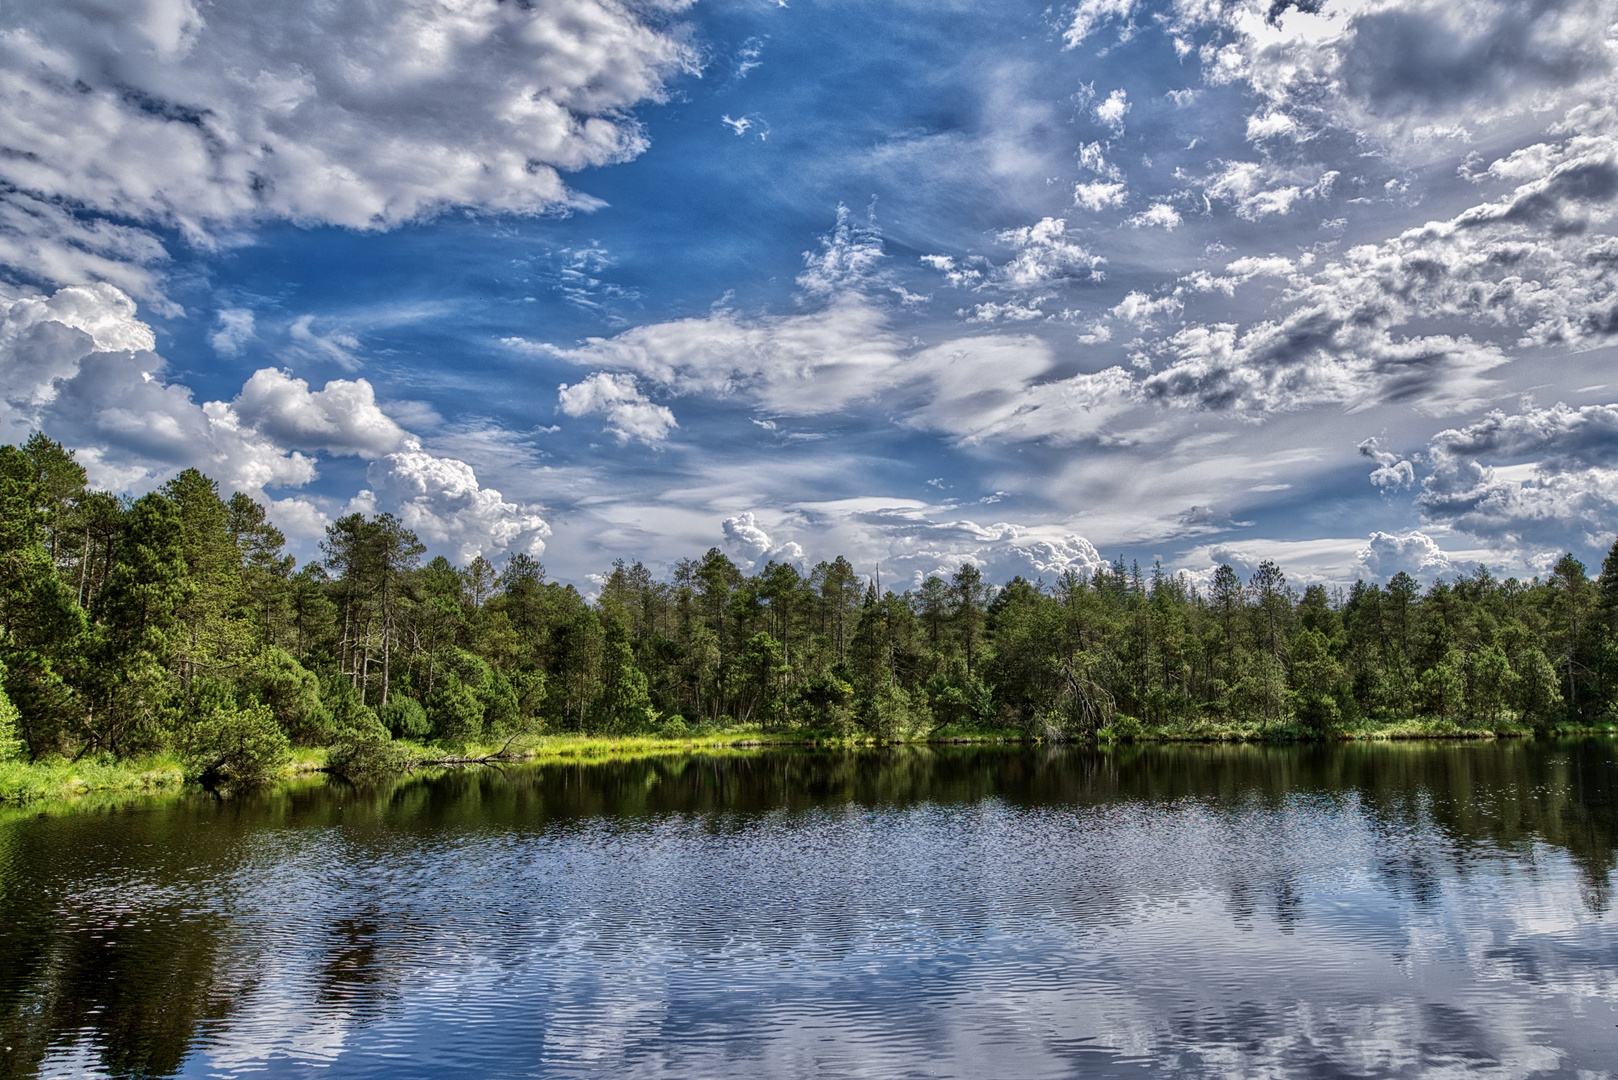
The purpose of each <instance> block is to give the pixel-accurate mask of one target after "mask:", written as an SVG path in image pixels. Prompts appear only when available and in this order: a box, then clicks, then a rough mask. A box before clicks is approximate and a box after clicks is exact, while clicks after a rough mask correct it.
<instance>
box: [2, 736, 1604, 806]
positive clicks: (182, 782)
mask: <svg viewBox="0 0 1618 1080" xmlns="http://www.w3.org/2000/svg"><path fill="white" fill-rule="evenodd" d="M1098 734H1099V741H1100V742H1101V743H1103V744H1108V745H1110V744H1116V743H1120V742H1132V743H1193V742H1210V743H1211V742H1248V743H1258V742H1295V741H1300V739H1299V732H1298V731H1297V730H1296V728H1295V725H1293V724H1291V723H1285V722H1276V723H1271V724H1267V725H1266V724H1259V723H1256V722H1235V723H1232V722H1206V723H1199V724H1188V725H1174V726H1172V727H1154V726H1151V725H1142V724H1137V723H1135V722H1133V721H1131V722H1128V723H1126V724H1119V725H1117V726H1116V727H1111V728H1103V729H1102V730H1101V731H1100V732H1099V733H1098ZM1535 734H1553V735H1611V734H1618V725H1601V726H1587V727H1563V728H1558V729H1556V730H1555V731H1550V732H1545V731H1540V732H1536V731H1535V729H1533V728H1531V727H1528V726H1526V725H1517V724H1502V725H1496V726H1493V727H1480V728H1468V727H1462V726H1460V725H1458V724H1455V723H1453V722H1451V721H1447V720H1434V719H1422V720H1403V721H1393V722H1387V723H1378V724H1366V725H1363V726H1359V727H1354V728H1350V729H1345V730H1342V731H1339V732H1336V733H1335V734H1334V735H1333V736H1331V740H1333V741H1353V740H1395V739H1413V740H1417V739H1498V738H1528V737H1532V736H1533V735H1535ZM1043 741H1044V740H1042V739H1040V738H1038V737H1037V736H1030V735H1029V734H1027V733H1026V732H1023V731H1019V730H1015V729H1004V730H997V729H966V728H953V727H946V728H940V729H938V730H937V731H934V732H932V733H931V734H930V735H928V736H926V737H925V738H914V739H898V740H890V741H888V742H886V743H881V742H880V741H879V740H877V739H874V738H868V737H860V738H838V737H833V736H826V735H820V734H816V733H812V732H784V733H783V732H765V731H760V730H758V729H753V728H732V729H728V730H724V731H716V732H712V733H709V734H703V735H687V736H681V737H678V738H663V737H660V736H655V735H623V736H608V735H539V736H532V737H529V738H528V739H526V740H524V741H523V742H521V743H510V744H499V743H494V744H487V745H475V746H469V747H465V748H461V749H456V750H448V749H446V748H445V747H442V746H430V745H423V744H421V743H412V742H404V741H401V742H399V743H398V744H397V745H398V746H399V747H400V748H401V749H402V750H404V752H405V758H406V761H407V766H406V767H407V769H410V770H421V769H430V768H445V767H453V766H455V765H456V764H476V763H478V761H479V759H488V760H491V761H494V760H498V761H500V762H502V763H506V762H531V763H540V762H546V761H563V760H569V759H573V760H581V761H590V760H603V759H622V758H626V757H629V758H633V757H652V756H658V755H667V754H682V753H684V754H690V753H703V754H713V753H738V752H749V751H754V750H759V749H765V748H768V747H771V746H816V747H824V748H836V747H859V746H875V745H928V744H971V743H1039V742H1043ZM281 771H282V778H283V781H288V782H289V781H293V780H296V779H297V778H300V777H314V776H318V775H319V774H321V773H323V772H325V771H326V751H325V750H324V749H322V748H318V747H317V748H313V749H310V748H300V749H296V750H294V751H293V753H292V757H291V759H290V760H289V761H288V762H287V763H286V765H284V766H283V768H282V770H281ZM187 784H188V779H187V777H186V775H185V770H184V767H183V766H182V765H181V763H180V761H179V759H178V758H174V757H170V756H167V755H159V756H153V757H144V758H132V759H126V760H120V761H104V760H81V761H77V762H73V761H66V760H60V759H58V760H50V761H38V762H24V761H5V762H0V806H7V807H13V808H21V807H27V808H28V809H29V810H30V811H31V812H46V813H49V812H52V811H57V810H65V809H99V808H104V807H108V806H112V805H117V804H122V803H126V802H130V801H135V800H140V799H143V798H152V797H160V796H164V795H171V796H172V795H176V794H179V793H181V792H182V791H184V790H185V789H186V786H187Z"/></svg>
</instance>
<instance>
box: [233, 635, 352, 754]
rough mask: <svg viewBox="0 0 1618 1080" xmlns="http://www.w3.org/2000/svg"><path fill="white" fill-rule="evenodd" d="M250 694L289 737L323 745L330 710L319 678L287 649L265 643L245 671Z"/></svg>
mask: <svg viewBox="0 0 1618 1080" xmlns="http://www.w3.org/2000/svg"><path fill="white" fill-rule="evenodd" d="M242 686H243V689H244V690H245V691H246V693H247V695H248V696H249V697H250V698H252V699H254V700H257V701H261V702H263V703H264V704H265V705H268V706H269V708H270V711H271V713H272V714H273V715H274V716H275V722H276V723H277V724H279V725H280V726H281V730H282V731H284V732H286V733H287V737H288V738H290V739H291V740H292V741H293V742H294V743H297V744H298V745H301V746H319V745H323V744H324V743H325V741H326V739H327V737H328V736H329V734H330V731H331V711H330V710H329V709H327V708H326V705H325V703H324V702H323V701H322V700H321V696H320V679H319V678H318V677H317V676H316V675H315V673H314V672H312V671H309V670H308V669H306V668H305V667H304V666H303V665H302V664H300V663H298V661H297V660H295V659H293V657H292V655H291V654H290V653H288V652H287V651H286V650H285V649H282V648H279V647H278V646H275V645H266V646H265V647H264V648H263V649H262V650H261V651H260V652H259V653H258V654H257V655H256V656H254V657H253V658H252V660H251V661H250V662H249V664H248V665H247V667H246V669H245V670H244V671H243V673H242Z"/></svg>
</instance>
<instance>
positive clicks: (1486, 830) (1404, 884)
mask: <svg viewBox="0 0 1618 1080" xmlns="http://www.w3.org/2000/svg"><path fill="white" fill-rule="evenodd" d="M1611 754H1612V747H1611V744H1610V743H1608V742H1605V741H1568V742H1547V741H1523V742H1500V743H1495V742H1489V743H1461V744H1434V743H1349V744H1342V745H1310V746H1301V747H1267V746H1254V745H1171V746H1141V747H1123V748H1119V749H1117V750H1109V751H1102V750H1096V749H1086V748H1081V747H1016V746H1006V747H948V746H929V747H894V748H883V749H871V750H855V751H846V752H826V751H801V752H798V751H784V752H774V753H767V754H759V755H754V756H715V757H705V756H700V755H697V756H686V757H671V758H647V759H640V760H628V761H609V762H602V763H594V764H586V763H579V764H566V765H547V766H542V767H536V768H526V769H516V770H510V771H508V772H507V773H504V774H502V773H496V772H467V773H459V774H455V775H450V776H445V777H440V778H437V779H435V780H433V781H431V782H420V781H417V782H406V783H404V784H402V785H399V786H395V787H393V788H389V789H379V790H374V791H371V792H369V793H368V794H366V793H354V799H355V801H360V802H367V801H368V802H367V805H368V806H369V807H370V809H369V810H368V811H362V812H363V813H369V814H371V815H373V816H375V817H377V818H378V819H383V818H385V819H387V820H388V821H390V822H393V823H394V824H398V823H400V822H401V821H409V820H415V821H417V822H419V824H420V825H421V826H422V827H424V828H427V827H431V828H442V827H444V826H452V825H456V824H464V825H466V826H468V827H479V828H488V827H490V826H492V825H498V824H529V825H532V824H534V823H536V822H540V821H551V822H556V821H567V820H569V819H588V818H600V817H635V816H640V815H646V814H667V813H683V814H731V815H742V816H745V815H749V814H756V813H762V812H765V811H777V810H787V811H801V810H808V809H813V808H817V807H827V806H839V805H849V804H851V805H858V806H873V807H875V806H893V805H901V806H902V805H908V804H915V803H923V802H930V803H941V804H959V803H973V802H979V801H982V800H985V799H998V800H1001V801H1003V802H1005V803H1007V804H1009V805H1013V806H1023V807H1042V806H1051V805H1066V806H1076V807H1098V806H1104V805H1107V804H1112V803H1117V802H1120V801H1128V802H1153V803H1176V802H1180V801H1184V800H1191V801H1195V802H1198V803H1201V804H1204V805H1208V806H1210V807H1213V808H1218V809H1233V808H1241V807H1253V806H1257V807H1261V808H1265V809H1269V810H1274V811H1281V810H1284V809H1285V807H1286V806H1287V805H1288V804H1289V800H1296V799H1297V798H1299V797H1305V796H1324V797H1327V798H1332V799H1341V798H1352V799H1354V800H1356V801H1357V803H1358V805H1359V806H1360V808H1361V810H1362V812H1363V814H1364V815H1365V817H1366V818H1367V819H1368V820H1369V821H1370V822H1371V824H1372V827H1373V829H1374V830H1376V831H1377V832H1378V833H1379V834H1380V835H1383V836H1385V837H1387V838H1388V841H1389V843H1388V845H1387V851H1386V852H1385V855H1384V857H1383V860H1382V863H1381V866H1382V868H1383V873H1384V876H1385V878H1386V879H1387V880H1388V882H1389V883H1390V885H1393V886H1394V887H1396V888H1398V889H1399V890H1401V895H1406V896H1409V897H1411V898H1412V899H1416V900H1418V901H1419V900H1420V899H1421V898H1422V897H1423V896H1425V895H1428V894H1429V893H1430V891H1431V889H1432V888H1433V887H1434V885H1435V882H1436V881H1437V880H1438V877H1439V872H1440V870H1441V869H1446V868H1447V869H1450V870H1453V871H1455V872H1457V873H1466V872H1467V871H1468V869H1469V868H1470V864H1471V863H1472V862H1473V861H1475V860H1476V858H1477V857H1478V856H1479V854H1480V853H1482V852H1484V851H1487V850H1493V849H1521V848H1522V847H1523V845H1526V844H1528V843H1530V842H1533V841H1539V842H1543V843H1547V844H1551V845H1554V846H1556V847H1559V848H1562V849H1564V850H1566V851H1567V852H1568V854H1569V855H1570V857H1571V858H1572V860H1573V861H1574V863H1575V864H1576V865H1577V866H1578V867H1579V870H1580V872H1581V874H1582V876H1583V880H1584V883H1585V889H1586V895H1587V899H1588V900H1589V901H1590V902H1591V903H1592V904H1593V905H1596V906H1597V909H1598V910H1600V909H1602V907H1601V906H1602V905H1604V904H1605V903H1606V895H1607V890H1608V888H1609V878H1610V875H1611V871H1612V869H1613V867H1614V865H1615V863H1618V850H1615V848H1618V784H1615V779H1614V769H1613V766H1612V764H1611V760H1610V759H1611ZM350 805H351V807H352V808H353V809H359V808H358V807H353V806H352V803H351V804H350ZM716 827H723V826H719V825H717V824H716ZM1423 828H1436V829H1437V830H1439V832H1440V833H1441V834H1442V835H1443V836H1444V837H1445V838H1446V840H1447V841H1449V842H1448V843H1447V844H1446V845H1445V846H1443V847H1442V848H1440V849H1431V850H1428V849H1421V848H1417V847H1413V846H1412V845H1411V844H1410V843H1407V842H1404V841H1405V840H1406V838H1411V837H1416V836H1419V834H1420V832H1421V830H1422V829H1423ZM1443 860H1449V864H1445V863H1444V862H1443ZM1285 903H1291V901H1285Z"/></svg>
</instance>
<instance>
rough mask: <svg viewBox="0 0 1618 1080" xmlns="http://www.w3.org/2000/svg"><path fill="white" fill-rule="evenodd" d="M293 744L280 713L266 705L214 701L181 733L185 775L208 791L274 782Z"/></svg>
mask: <svg viewBox="0 0 1618 1080" xmlns="http://www.w3.org/2000/svg"><path fill="white" fill-rule="evenodd" d="M289 750H290V746H289V744H288V742H287V737H286V732H284V731H282V730H281V726H280V725H279V724H277V723H276V722H275V714H274V713H273V712H271V711H270V708H269V706H267V705H262V704H254V705H248V706H246V707H245V708H243V707H237V706H236V705H235V704H234V703H223V702H220V703H214V704H212V705H210V706H209V707H208V708H206V709H205V710H204V711H203V713H202V715H201V716H199V717H196V718H193V719H191V721H190V722H189V723H186V724H185V725H183V726H182V727H181V729H180V737H179V751H180V760H181V761H182V762H183V763H184V765H185V772H186V776H187V777H188V778H191V779H195V780H200V781H202V783H203V784H204V785H206V786H208V787H213V788H218V787H229V788H239V787H244V786H249V785H253V784H262V783H264V782H265V781H267V780H270V779H273V778H274V777H275V776H277V775H278V774H279V773H280V770H281V768H282V766H284V765H285V764H286V761H287V757H288V752H289Z"/></svg>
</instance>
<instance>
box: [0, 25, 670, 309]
mask: <svg viewBox="0 0 1618 1080" xmlns="http://www.w3.org/2000/svg"><path fill="white" fill-rule="evenodd" d="M10 18H11V26H10V29H9V31H8V32H7V33H6V34H5V35H4V36H3V37H0V144H3V145H5V146H6V147H7V148H8V150H9V151H10V152H9V153H8V154H7V155H5V157H4V159H3V160H0V182H3V183H4V184H5V185H6V187H7V189H8V190H9V191H10V194H8V195H7V196H6V197H5V198H4V199H3V200H0V207H3V211H0V219H3V222H0V224H6V225H10V226H11V228H10V229H7V230H3V231H5V232H7V234H8V235H7V236H6V238H5V242H4V243H0V258H4V259H6V260H7V261H10V262H12V264H13V265H23V266H27V267H28V269H29V271H30V272H31V273H35V274H39V275H41V276H44V277H47V278H49V279H52V280H56V281H65V282H75V281H79V280H83V279H84V278H85V277H86V276H91V277H105V278H108V279H109V280H112V281H114V282H116V283H118V284H120V285H122V286H123V287H125V288H126V289H130V290H132V291H135V292H137V293H139V294H143V295H148V296H149V295H151V288H152V277H151V274H150V270H149V268H150V267H151V266H152V265H153V264H154V263H156V262H158V261H160V259H161V247H160V245H158V243H157V241H156V240H155V239H154V238H153V236H152V234H149V233H145V232H143V231H141V230H140V229H131V228H130V227H129V226H128V225H112V224H108V223H106V222H104V221H99V220H97V219H98V218H100V217H114V218H117V219H120V220H121V221H123V222H135V223H138V224H140V225H154V226H160V227H165V228H168V227H172V228H177V229H179V230H181V231H182V232H184V233H186V234H187V235H188V236H190V237H191V238H193V239H195V240H201V241H203V242H208V241H209V240H210V239H213V238H218V237H220V236H221V234H222V230H228V229H229V228H231V227H233V226H235V225H238V224H240V223H245V222H251V221H255V220H259V219H264V218H284V219H290V220H293V221H297V222H306V223H314V222H321V223H329V224H336V225H343V226H348V227H353V228H378V227H382V228H385V227H389V226H392V225H396V224H398V223H400V222H404V221H409V220H412V219H415V218H418V217H421V216H423V215H427V214H432V213H435V212H437V211H439V210H441V209H443V208H445V207H448V206H454V205H466V206H476V207H482V208H487V209H494V210H501V211H508V212H518V213H530V212H535V211H539V210H543V209H545V208H547V207H553V206H556V205H558V204H565V203H570V202H578V201H580V200H578V199H577V197H575V196H574V195H572V194H571V193H570V192H569V191H568V190H567V188H566V187H565V185H564V184H563V182H562V179H561V176H560V171H562V170H570V169H578V168H581V167H584V166H587V165H597V164H603V163H606V162H611V161H618V160H622V159H624V158H627V157H632V156H634V155H635V154H637V153H639V152H640V150H641V149H642V148H643V147H644V146H645V137H644V135H643V134H642V132H641V131H640V129H639V127H638V126H637V125H636V124H635V123H634V122H633V120H631V119H629V118H628V117H627V115H626V110H627V109H629V108H630V107H631V106H633V105H635V104H636V103H638V102H641V101H645V100H655V99H657V98H659V97H660V96H661V95H662V93H663V86H664V82H665V80H666V79H667V78H668V77H669V76H670V75H671V74H672V73H674V72H676V71H679V70H682V69H688V68H690V67H692V65H693V63H694V58H693V53H692V51H691V49H690V47H689V46H687V45H685V44H683V43H682V42H681V40H680V39H679V37H678V35H677V34H672V33H669V32H664V31H662V30H659V29H655V28H654V27H653V26H651V25H650V24H649V23H647V22H646V21H644V20H642V19H641V18H640V17H638V16H637V14H636V13H635V11H634V9H633V8H630V7H626V6H622V5H619V4H617V3H615V2H612V0H557V2H555V3H547V4H543V5H516V4H503V3H499V2H498V0H460V2H457V3H454V4H450V3H441V2H437V0H404V2H401V3H399V4H394V5H389V6H387V7H385V8H382V7H372V6H369V5H363V4H359V3H353V2H344V3H325V2H317V0H291V2H288V3H282V4H276V5H271V6H269V7H266V6H264V5H254V4H250V3H246V2H245V0H219V2H216V3H210V4H207V5H202V4H196V3H191V2H189V0H174V2H171V3H162V4H122V5H113V6H110V7H109V6H106V5H101V4H93V3H90V2H88V0H85V2H74V0H64V2H61V3H52V4H42V5H25V6H23V7H20V8H18V9H16V10H15V11H13V12H12V13H11V16H10ZM59 201H60V202H64V203H65V204H67V205H71V206H74V207H76V208H78V209H79V211H80V218H81V220H88V221H89V222H90V223H89V224H85V225H82V226H81V227H80V228H77V229H72V228H70V229H65V230H64V229H61V228H59V226H60V225H61V224H62V221H61V220H60V217H61V215H60V214H53V213H52V211H51V209H50V208H51V206H52V205H53V204H55V203H57V202H59ZM31 222H32V223H31ZM30 255H33V256H39V257H35V258H28V256H30ZM120 267H121V268H122V270H121V272H120Z"/></svg>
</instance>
